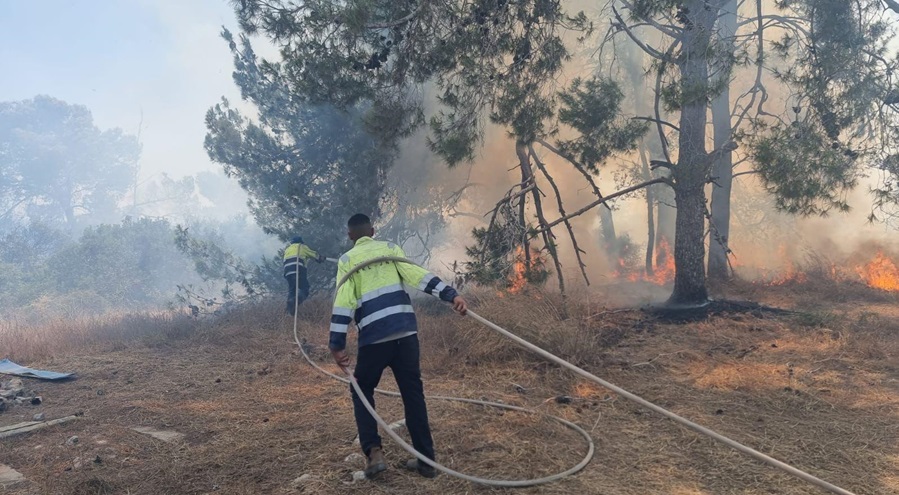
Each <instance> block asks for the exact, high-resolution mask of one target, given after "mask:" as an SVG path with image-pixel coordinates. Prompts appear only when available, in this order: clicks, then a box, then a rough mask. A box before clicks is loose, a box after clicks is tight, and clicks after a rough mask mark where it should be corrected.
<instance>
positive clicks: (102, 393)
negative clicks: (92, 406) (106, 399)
mask: <svg viewBox="0 0 899 495" xmlns="http://www.w3.org/2000/svg"><path fill="white" fill-rule="evenodd" d="M97 395H106V391H105V390H103V389H102V388H101V389H99V390H97Z"/></svg>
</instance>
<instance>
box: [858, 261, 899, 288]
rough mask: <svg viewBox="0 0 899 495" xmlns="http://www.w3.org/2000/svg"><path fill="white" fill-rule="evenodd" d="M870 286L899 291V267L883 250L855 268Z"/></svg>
mask: <svg viewBox="0 0 899 495" xmlns="http://www.w3.org/2000/svg"><path fill="white" fill-rule="evenodd" d="M855 271H856V272H857V273H858V275H859V276H860V277H861V278H862V280H864V281H865V283H866V284H868V286H869V287H874V288H875V289H881V290H886V291H891V292H894V291H899V268H896V264H895V263H893V260H891V259H890V258H888V257H887V256H886V255H885V254H883V252H882V251H881V252H879V253H877V256H875V257H874V259H873V260H871V261H870V262H868V264H866V265H864V266H859V267H857V268H856V269H855Z"/></svg>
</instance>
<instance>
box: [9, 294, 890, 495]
mask: <svg viewBox="0 0 899 495" xmlns="http://www.w3.org/2000/svg"><path fill="white" fill-rule="evenodd" d="M853 290H855V289H853ZM754 291H755V289H752V288H739V287H738V288H737V289H735V292H736V294H731V295H729V298H731V299H740V298H741V297H744V296H745V297H747V298H752V299H755V300H758V301H760V302H761V303H763V304H767V305H770V306H779V307H782V308H785V309H789V310H791V311H793V310H795V311H796V312H795V313H793V312H778V311H765V310H760V309H759V308H750V309H747V308H746V307H739V305H737V307H730V308H727V307H725V308H718V309H720V310H716V311H713V312H710V313H708V314H706V315H704V316H702V317H697V318H691V319H690V321H687V322H682V321H680V320H677V319H672V318H666V317H660V316H659V314H653V313H647V312H646V311H643V310H628V309H626V308H623V309H614V308H613V309H609V308H604V307H602V303H601V301H602V299H601V298H597V299H594V300H588V299H587V298H585V299H584V300H583V301H579V302H577V303H574V308H573V309H572V310H571V311H570V314H571V316H570V317H569V318H568V319H566V320H564V321H563V320H561V319H560V318H559V313H560V311H559V309H558V307H559V306H558V302H557V301H555V300H554V298H553V297H551V296H545V295H543V296H539V299H538V298H537V296H535V295H533V294H531V295H527V294H525V295H520V296H506V297H503V298H498V297H495V296H490V295H486V296H483V297H480V298H475V299H476V300H475V301H474V304H475V308H476V310H477V311H478V312H479V313H481V314H483V315H485V316H488V317H490V318H492V319H495V320H496V321H497V323H499V324H501V325H503V326H505V327H507V328H509V329H510V330H512V331H514V332H516V333H518V334H520V335H522V336H523V337H525V338H528V339H531V340H532V341H534V342H535V343H538V344H540V345H542V346H544V347H546V348H547V349H549V350H551V351H553V352H555V353H557V354H560V355H563V356H566V357H568V358H569V359H570V360H571V361H572V362H575V363H576V364H578V365H579V366H582V367H584V368H585V369H588V370H589V371H591V372H593V373H595V374H597V375H599V376H602V377H603V378H606V379H608V380H609V381H611V382H613V383H615V384H617V385H620V386H623V387H624V388H626V389H628V390H630V391H632V392H634V393H636V394H638V395H640V396H642V397H644V398H646V399H648V400H650V401H652V402H655V403H657V404H659V405H661V406H663V407H666V408H668V409H670V410H672V411H674V412H676V413H678V414H680V415H682V416H685V417H687V418H689V419H692V420H694V421H696V422H699V423H700V424H702V425H704V426H707V427H710V428H712V429H715V430H716V431H719V432H720V433H723V434H725V435H728V436H730V437H732V438H734V439H735V440H738V441H740V442H743V443H746V444H747V445H749V446H751V447H753V448H756V449H758V450H760V451H762V452H764V453H767V454H769V455H772V456H774V457H776V458H778V459H781V460H783V461H785V462H789V463H791V464H794V465H796V466H797V467H799V468H801V469H804V470H807V471H809V472H811V473H812V474H815V475H817V476H820V477H822V478H824V479H825V480H828V481H830V482H833V483H835V484H837V485H840V486H842V487H844V488H847V489H849V490H852V491H853V492H855V493H857V494H869V495H873V494H879V495H886V494H894V493H899V357H897V356H899V304H897V302H899V301H897V300H896V298H895V297H892V296H883V295H879V296H878V298H872V299H873V300H874V301H875V302H873V303H867V304H866V303H860V302H859V298H856V297H853V298H849V299H848V300H842V301H840V300H834V298H832V297H830V296H828V295H827V294H818V295H817V296H815V297H811V296H810V295H809V294H806V293H804V292H797V291H796V290H795V288H776V289H774V290H773V291H766V292H764V294H762V295H764V297H759V296H760V293H758V292H754ZM777 291H782V292H777ZM796 294H801V296H799V297H797V296H796ZM806 298H807V299H806ZM279 309H280V305H278V306H269V307H258V308H252V309H248V310H245V311H242V312H240V313H236V314H232V315H229V316H226V317H223V318H220V319H218V320H216V321H214V322H206V323H195V322H189V321H188V320H179V319H175V320H171V321H169V320H165V321H163V322H162V323H159V324H158V325H156V326H155V327H153V328H155V330H153V329H145V330H142V333H145V334H147V335H142V336H140V335H138V336H135V335H133V332H129V333H128V334H127V339H126V338H119V339H116V338H115V337H114V336H108V337H106V340H109V342H106V341H105V340H103V341H90V340H89V339H88V340H85V339H82V340H79V341H69V340H67V339H66V338H64V337H60V336H59V335H53V334H52V333H51V334H48V335H45V334H40V333H36V334H35V335H33V336H31V337H30V340H28V341H29V342H32V343H35V342H37V343H41V345H36V344H35V345H34V346H33V348H29V349H33V350H31V351H30V352H29V351H28V349H24V348H21V347H20V348H13V347H12V346H13V344H12V342H13V341H11V340H9V339H7V340H6V341H4V340H2V339H0V354H3V353H11V354H12V357H14V358H15V359H17V360H18V361H20V362H21V364H26V365H32V366H38V367H44V368H47V369H54V370H59V371H69V370H71V371H76V372H77V373H78V378H77V379H76V380H72V381H68V382H61V383H48V382H37V381H34V380H26V383H27V385H28V387H29V388H32V389H34V390H35V391H36V392H37V393H38V394H39V395H41V396H42V397H43V400H44V402H43V404H42V405H40V406H30V405H21V406H15V407H12V408H10V409H9V410H7V411H6V412H3V413H0V425H9V424H13V423H17V422H20V421H28V420H30V419H31V417H32V416H33V415H34V414H35V413H37V412H43V413H44V414H45V415H46V417H47V418H48V419H52V418H56V417H61V416H66V415H69V414H73V413H76V412H83V417H82V418H81V419H79V420H78V421H75V422H72V423H68V424H64V425H59V426H55V427H51V428H47V429H44V430H41V431H38V432H34V433H31V434H28V435H25V436H21V437H16V438H12V439H6V440H0V463H2V464H6V465H9V466H11V467H13V468H14V469H16V470H18V471H19V472H21V473H22V474H23V475H25V476H26V478H27V480H28V481H27V482H25V483H21V484H19V485H17V486H15V487H13V488H11V489H9V490H8V493H12V494H16V495H25V494H29V495H30V494H79V495H80V494H98V493H110V494H112V493H117V494H118V493H122V494H125V493H128V494H205V493H227V494H259V493H271V494H290V493H309V494H325V493H350V494H352V493H366V494H369V493H394V494H413V493H441V492H442V493H486V492H494V491H496V492H499V491H503V490H496V489H488V488H484V487H478V486H473V485H471V484H469V483H466V482H462V481H458V480H455V479H452V478H450V477H448V476H440V477H438V478H437V479H435V480H424V479H422V478H419V477H417V476H415V475H412V474H408V473H405V472H403V471H401V470H400V469H398V468H397V466H396V465H397V464H398V463H399V462H401V461H402V460H404V459H405V458H406V457H407V456H406V455H405V453H403V452H402V451H401V450H400V449H399V448H398V447H396V446H394V445H391V444H390V443H389V440H385V442H387V443H386V444H385V446H386V450H387V454H388V459H389V461H390V462H391V463H392V466H391V469H390V470H389V471H388V472H387V473H385V476H384V477H383V478H382V479H380V480H378V481H376V482H367V481H363V482H357V483H352V481H351V479H352V472H353V471H355V470H358V469H361V467H362V461H361V460H359V459H358V458H356V459H351V460H350V461H347V460H346V459H347V458H348V456H351V454H353V453H356V452H357V449H358V447H355V446H354V445H353V439H354V437H355V431H354V430H355V428H354V422H353V418H352V408H351V404H350V400H349V394H348V391H347V389H346V387H345V386H344V385H342V384H339V383H336V382H333V381H332V380H330V379H328V378H327V377H324V376H322V375H320V374H318V373H317V372H315V371H314V370H313V369H312V368H311V367H309V366H308V365H306V364H304V363H303V362H302V361H301V358H300V357H299V356H298V354H297V352H296V350H295V349H294V346H293V344H292V336H291V335H290V333H289V330H290V322H289V321H288V320H286V319H284V318H282V317H281V316H280V315H279V314H278V310H279ZM326 313H327V308H326V305H324V304H321V303H312V304H309V305H307V306H306V307H305V308H304V311H303V315H302V318H303V321H302V325H301V332H302V334H303V335H304V336H306V337H308V339H309V341H310V342H312V344H313V345H314V347H315V351H314V353H315V355H316V356H317V358H318V359H320V360H321V361H322V362H323V363H327V362H328V361H329V359H330V358H329V356H328V355H327V352H326V350H325V347H324V345H325V343H326V338H327V336H326V334H327V331H326V321H327V316H326ZM419 313H420V317H421V326H422V328H421V338H422V343H423V353H424V357H423V367H424V374H425V387H426V391H427V392H428V393H430V394H435V395H436V394H446V395H456V396H463V397H473V398H488V399H500V400H503V401H505V402H507V403H511V404H516V405H523V406H527V407H532V408H535V409H538V410H540V411H543V412H547V413H551V414H555V415H559V416H562V417H564V418H566V419H569V420H571V421H574V422H576V423H577V424H579V425H581V426H582V427H584V428H585V429H586V430H588V431H590V432H591V434H592V437H593V438H594V441H595V442H596V446H597V453H596V457H595V459H594V460H593V462H591V464H590V465H588V467H587V468H586V469H585V470H584V471H582V472H581V473H580V474H578V475H576V476H574V477H571V478H569V479H566V480H564V481H561V482H558V483H555V484H551V485H547V486H543V487H539V488H528V489H519V490H515V491H516V492H517V493H550V494H552V493H558V494H562V493H602V494H622V495H624V494H628V495H631V494H633V495H637V494H641V495H642V494H679V495H687V494H696V495H698V494H716V495H717V494H741V495H742V494H774V493H777V494H787V495H798V494H819V493H823V492H822V491H821V490H819V489H817V488H815V487H812V486H811V485H808V484H807V483H805V482H802V481H799V480H796V479H794V478H792V477H790V476H788V475H785V474H782V473H780V472H778V471H776V470H774V469H772V468H769V467H766V466H764V465H762V464H760V463H758V462H756V461H754V460H752V459H750V458H747V457H746V456H744V455H742V454H739V453H737V452H735V451H733V450H731V449H729V448H727V447H724V446H721V445H718V444H716V443H714V442H713V441H712V440H709V439H707V438H703V437H700V436H697V435H696V434H694V433H692V432H691V431H689V430H686V429H684V428H681V427H679V426H677V425H675V424H673V423H672V422H671V421H669V420H666V419H663V418H661V417H659V416H657V415H654V414H652V413H650V412H648V411H646V410H643V409H642V408H640V407H637V406H635V405H633V404H631V403H629V402H627V401H625V400H623V399H621V398H618V397H615V396H614V395H612V394H610V393H609V392H607V391H606V390H604V389H602V388H601V387H599V386H596V385H593V384H591V383H586V382H583V381H581V380H579V379H576V378H575V377H573V376H572V375H571V374H570V373H568V372H566V371H564V370H561V369H559V368H557V367H555V366H552V365H548V364H546V363H544V362H541V361H540V360H538V359H537V358H534V357H532V356H530V355H528V354H527V353H525V352H524V351H522V350H520V349H517V348H515V347H510V346H509V345H508V344H507V343H505V342H504V341H502V340H501V339H500V338H499V337H496V336H494V335H492V334H490V333H489V331H488V330H486V329H484V328H481V327H478V326H477V324H476V323H474V322H471V321H470V320H467V319H462V318H457V317H454V316H452V315H449V314H448V312H447V311H444V310H443V309H439V308H434V307H431V306H426V307H422V308H421V310H420V311H419ZM126 323H127V324H128V325H132V326H133V325H135V324H136V323H135V320H129V322H126ZM123 324H125V323H123ZM113 326H114V325H113ZM107 327H110V324H109V323H108V322H107ZM48 331H49V330H48ZM87 333H89V331H87V330H86V331H84V332H82V335H83V334H87ZM107 333H108V332H107ZM41 335H43V338H46V339H47V340H48V341H47V342H44V341H42V340H41V338H42V337H41ZM110 335H112V334H110ZM85 342H87V343H85ZM4 347H6V348H4ZM17 353H18V354H17ZM382 384H383V386H384V387H385V388H390V389H395V386H394V385H393V383H392V379H391V377H390V376H389V374H388V375H386V376H385V378H384V380H383V382H382ZM560 395H565V396H569V397H571V398H572V400H571V401H561V402H564V403H560V402H559V401H556V400H553V399H554V398H556V397H558V396H560ZM378 407H379V410H380V411H382V412H383V416H384V417H385V419H387V420H388V421H395V420H398V419H400V418H401V417H402V409H401V405H400V403H399V401H398V400H397V399H391V398H379V400H378ZM429 407H430V414H431V422H432V426H433V429H434V436H435V442H436V445H437V448H438V455H439V458H440V460H441V461H442V462H445V463H446V464H447V465H448V466H450V467H452V468H453V469H457V470H460V471H463V472H466V473H472V474H478V475H482V476H491V477H503V478H518V477H536V476H540V475H546V474H550V473H553V472H556V471H561V470H563V469H565V468H566V467H567V466H570V465H573V464H574V463H576V462H577V461H578V460H579V459H580V458H581V456H582V455H583V452H584V445H583V444H582V442H581V441H580V440H579V437H578V436H576V435H575V434H573V433H571V432H569V431H567V430H565V429H564V428H562V427H559V426H557V425H555V424H554V423H552V422H550V421H547V420H545V419H542V418H541V417H539V416H533V415H526V414H520V413H511V412H505V413H503V412H500V411H496V410H492V409H488V408H483V407H477V406H467V405H460V404H455V403H446V402H438V401H431V402H430V403H429ZM133 427H152V428H155V429H158V430H171V431H175V432H179V433H182V434H183V435H184V436H183V438H181V439H178V440H175V441H173V442H164V441H161V440H157V439H154V438H152V437H149V436H147V435H144V434H141V433H138V432H135V431H133V430H132V429H131V428H133ZM403 434H405V432H403ZM73 436H77V437H78V442H77V443H73V442H67V440H70V439H71V438H72V437H73ZM302 475H309V476H308V477H307V478H306V479H305V480H304V481H302V482H298V481H296V480H297V478H299V477H300V476H302Z"/></svg>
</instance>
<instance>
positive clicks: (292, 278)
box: [284, 266, 309, 316]
mask: <svg viewBox="0 0 899 495" xmlns="http://www.w3.org/2000/svg"><path fill="white" fill-rule="evenodd" d="M298 268H299V272H298V273H295V274H290V275H285V276H284V279H285V280H287V312H288V313H289V314H290V316H293V314H294V307H295V306H297V305H299V304H303V301H305V300H306V298H307V297H309V278H308V277H307V276H306V267H304V266H300V267H298ZM297 275H299V277H300V280H299V282H300V284H299V285H300V293H299V295H300V297H299V299H297Z"/></svg>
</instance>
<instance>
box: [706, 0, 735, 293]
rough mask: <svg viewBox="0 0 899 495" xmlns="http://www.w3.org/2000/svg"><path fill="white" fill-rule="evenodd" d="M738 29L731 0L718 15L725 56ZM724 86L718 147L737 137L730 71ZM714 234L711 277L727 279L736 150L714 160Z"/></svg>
mask: <svg viewBox="0 0 899 495" xmlns="http://www.w3.org/2000/svg"><path fill="white" fill-rule="evenodd" d="M736 30H737V0H728V2H727V3H726V4H725V5H724V7H723V9H722V11H721V17H720V18H719V19H718V33H719V34H718V36H719V39H720V44H721V46H725V47H727V50H729V51H730V53H729V54H724V55H725V56H729V55H733V50H734V35H735V34H736ZM726 77H727V78H728V79H727V81H726V82H725V85H724V90H723V91H722V92H721V94H720V95H718V96H717V97H716V98H715V99H714V100H713V101H712V130H713V132H714V138H713V139H714V142H715V149H721V148H724V146H725V145H726V144H727V143H728V142H730V141H731V139H733V124H732V123H731V115H730V74H729V71H727V73H726ZM713 167H714V169H713V171H712V176H714V177H715V182H714V185H713V186H712V210H711V221H712V225H711V238H710V240H709V278H710V279H713V280H719V281H720V280H726V279H728V278H729V277H730V269H729V266H728V262H727V255H728V244H729V242H730V197H731V189H732V186H733V181H734V164H733V152H732V151H728V152H726V153H722V154H721V155H720V158H719V159H718V160H717V161H716V163H714V164H713Z"/></svg>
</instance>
